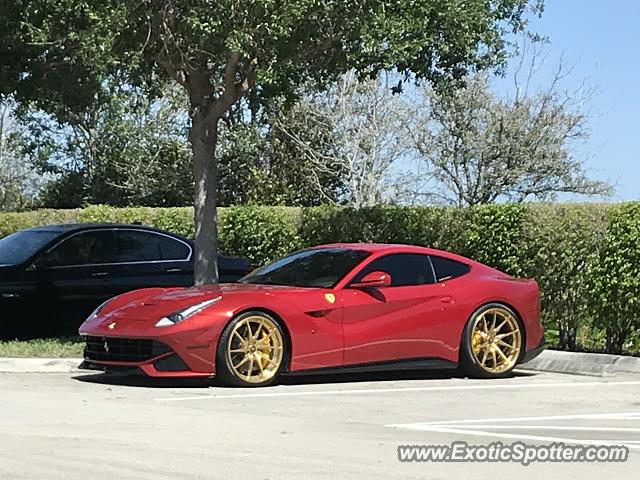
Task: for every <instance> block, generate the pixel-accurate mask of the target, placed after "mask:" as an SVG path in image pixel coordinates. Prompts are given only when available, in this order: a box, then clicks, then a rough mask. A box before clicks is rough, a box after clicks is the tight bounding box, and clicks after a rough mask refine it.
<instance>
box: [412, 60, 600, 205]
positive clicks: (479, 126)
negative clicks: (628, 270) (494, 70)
mask: <svg viewBox="0 0 640 480" xmlns="http://www.w3.org/2000/svg"><path fill="white" fill-rule="evenodd" d="M563 75H564V71H563V70H562V67H561V68H560V69H559V70H558V72H557V74H556V76H555V78H554V79H553V81H552V83H551V85H549V86H548V87H547V88H543V89H541V90H539V91H537V92H535V93H529V92H528V91H527V90H526V89H525V90H518V92H517V94H516V95H515V97H514V98H512V99H508V98H507V99H503V98H500V97H499V96H497V95H496V94H495V93H493V92H492V90H491V86H490V82H489V78H488V76H487V75H486V74H477V75H474V76H471V77H469V78H467V79H466V82H465V84H464V86H463V87H461V88H459V89H456V90H455V91H453V92H439V91H436V90H434V89H433V88H430V87H429V86H423V87H422V88H421V89H420V90H419V94H418V95H417V99H413V100H414V101H415V103H414V104H413V105H411V106H409V107H408V110H409V112H410V113H409V114H408V115H406V117H407V118H410V119H411V120H410V121H409V122H408V123H407V131H408V132H409V135H408V141H409V144H410V145H411V146H412V147H413V148H414V150H415V152H417V156H418V158H419V159H420V160H422V161H424V162H425V163H426V165H427V171H428V174H429V175H430V177H431V178H432V179H434V180H435V189H434V191H431V192H426V196H427V197H430V198H432V199H436V200H440V201H444V202H446V203H449V204H453V205H457V206H472V205H479V204H483V203H491V202H495V201H497V200H508V201H515V202H521V201H524V200H526V199H529V198H535V199H539V200H548V199H551V198H553V197H554V196H555V195H556V194H557V193H560V192H563V193H576V194H584V195H607V194H610V192H611V187H610V186H609V185H608V184H607V183H606V182H601V181H595V180H590V179H589V178H588V177H587V175H586V173H585V172H584V169H583V167H582V161H581V159H578V158H576V157H575V156H574V154H573V149H572V148H573V145H574V144H575V142H577V141H580V140H584V139H586V138H587V137H588V134H589V132H588V129H587V125H586V114H585V113H584V111H583V104H584V102H583V101H584V100H585V98H584V96H583V95H582V92H578V94H577V95H575V96H572V95H566V94H565V93H564V92H562V91H561V90H560V89H559V87H558V84H559V81H560V80H561V79H562V77H563ZM431 187H432V188H433V187H434V185H433V184H431Z"/></svg>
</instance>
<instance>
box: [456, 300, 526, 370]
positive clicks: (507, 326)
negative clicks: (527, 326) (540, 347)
mask: <svg viewBox="0 0 640 480" xmlns="http://www.w3.org/2000/svg"><path fill="white" fill-rule="evenodd" d="M463 337H464V338H463V342H462V352H461V353H462V355H463V359H462V360H463V361H462V364H463V365H462V366H463V368H464V369H465V370H466V371H467V373H469V374H471V375H473V376H479V377H501V376H505V375H507V374H508V373H510V372H511V371H512V370H513V369H514V367H515V366H516V364H517V362H518V359H519V358H520V351H521V348H522V330H521V327H520V322H519V321H518V318H517V317H516V314H515V313H514V312H513V311H512V310H511V309H509V308H507V307H506V306H504V305H499V304H492V305H487V306H485V307H483V308H481V309H480V310H478V311H477V312H476V313H475V314H474V315H473V316H472V317H471V320H469V323H468V324H467V327H466V328H465V332H464V336H463Z"/></svg>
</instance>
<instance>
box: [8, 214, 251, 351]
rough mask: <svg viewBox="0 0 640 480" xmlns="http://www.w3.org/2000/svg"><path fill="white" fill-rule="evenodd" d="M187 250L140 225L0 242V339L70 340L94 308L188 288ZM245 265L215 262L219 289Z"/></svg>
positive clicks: (28, 234) (42, 231)
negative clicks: (66, 336) (148, 290)
mask: <svg viewBox="0 0 640 480" xmlns="http://www.w3.org/2000/svg"><path fill="white" fill-rule="evenodd" d="M192 257H193V245H192V243H191V241H189V240H187V239H185V238H182V237H179V236H177V235H174V234H171V233H168V232H164V231H162V230H157V229H154V228H149V227H145V226H140V225H117V224H75V225H50V226H45V227H38V228H30V229H27V230H22V231H19V232H16V233H13V234H11V235H8V236H6V237H4V238H1V239H0V308H1V310H0V312H1V313H0V339H11V338H29V337H31V338H34V337H44V336H50V335H55V334H61V333H74V332H76V331H77V327H78V325H80V323H82V320H84V318H86V317H87V316H88V315H89V314H90V313H91V312H92V311H93V309H95V308H96V307H97V306H98V305H100V304H101V303H102V302H104V301H105V300H107V299H109V298H111V297H114V296H115V295H119V294H121V293H124V292H127V291H130V290H135V289H138V288H145V287H163V286H167V287H168V286H190V285H193V259H192ZM249 269H250V265H249V263H248V262H247V261H246V260H244V259H241V258H236V257H225V256H222V255H221V256H220V257H219V273H220V281H221V282H233V281H235V280H237V279H238V278H240V277H241V276H243V275H245V274H246V273H247V272H248V271H249Z"/></svg>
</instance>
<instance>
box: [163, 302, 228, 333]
mask: <svg viewBox="0 0 640 480" xmlns="http://www.w3.org/2000/svg"><path fill="white" fill-rule="evenodd" d="M221 298H222V297H216V298H212V299H211V300H207V301H205V302H201V303H197V304H196V305H192V306H190V307H188V308H185V309H184V310H180V311H178V312H174V313H172V314H170V315H167V316H166V317H162V318H161V319H160V320H158V322H157V323H156V327H170V326H171V325H175V324H176V323H180V322H182V321H184V320H186V319H187V318H189V317H193V316H194V315H195V314H196V313H198V312H199V311H201V310H204V309H205V308H207V307H208V306H209V305H212V304H214V303H216V302H217V301H218V300H220V299H221Z"/></svg>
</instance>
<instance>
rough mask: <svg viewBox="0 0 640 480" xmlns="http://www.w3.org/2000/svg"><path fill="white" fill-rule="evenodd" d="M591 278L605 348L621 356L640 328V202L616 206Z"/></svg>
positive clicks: (592, 296) (597, 318)
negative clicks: (603, 333)
mask: <svg viewBox="0 0 640 480" xmlns="http://www.w3.org/2000/svg"><path fill="white" fill-rule="evenodd" d="M608 214H609V215H608V222H607V230H606V233H605V235H604V238H603V241H602V246H601V247H600V249H599V251H598V254H597V255H596V256H595V258H594V260H593V262H592V266H591V269H590V272H589V275H588V278H589V281H590V285H591V291H592V294H591V295H590V296H589V297H587V298H590V299H591V302H590V304H591V305H592V308H593V310H594V323H595V325H596V326H598V327H600V328H602V329H604V330H605V332H606V349H607V352H610V353H621V352H622V350H623V348H624V347H625V344H626V343H627V342H629V343H630V344H631V343H633V342H634V340H633V339H632V338H631V335H632V333H633V332H634V331H637V330H639V329H640V202H636V203H624V204H620V205H616V206H615V207H613V208H611V209H610V211H609V212H608Z"/></svg>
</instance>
